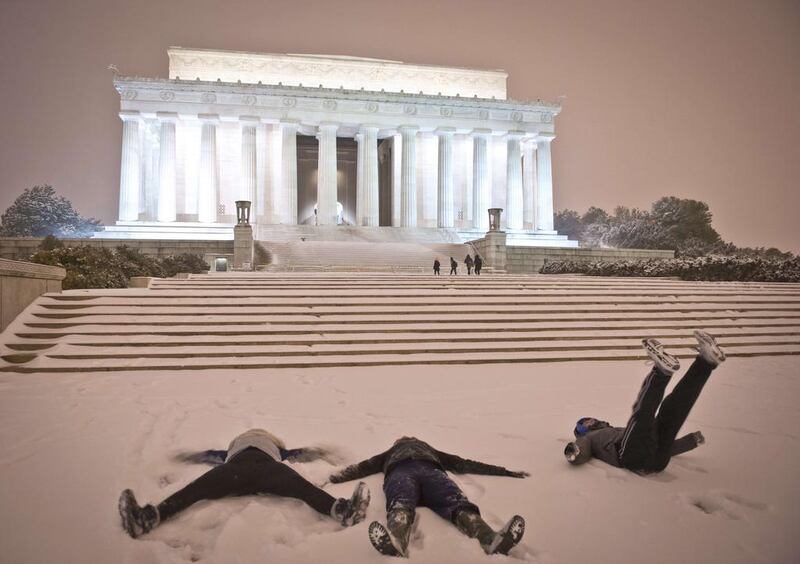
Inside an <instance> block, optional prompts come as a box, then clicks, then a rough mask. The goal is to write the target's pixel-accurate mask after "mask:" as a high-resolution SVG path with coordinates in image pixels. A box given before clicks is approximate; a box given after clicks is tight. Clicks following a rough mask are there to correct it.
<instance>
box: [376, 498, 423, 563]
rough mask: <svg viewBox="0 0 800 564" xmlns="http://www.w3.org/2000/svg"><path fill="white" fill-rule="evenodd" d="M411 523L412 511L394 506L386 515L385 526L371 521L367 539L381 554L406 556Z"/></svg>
mask: <svg viewBox="0 0 800 564" xmlns="http://www.w3.org/2000/svg"><path fill="white" fill-rule="evenodd" d="M413 524H414V513H413V511H410V510H409V509H406V508H403V507H397V508H394V509H392V510H391V511H389V513H387V515H386V527H384V526H383V525H381V524H380V523H378V522H377V521H373V522H372V524H371V525H370V526H369V540H370V542H371V543H372V546H374V547H375V550H377V551H378V552H380V553H381V554H384V555H386V556H402V557H406V556H408V541H409V539H410V538H411V528H412V525H413ZM387 529H388V530H387Z"/></svg>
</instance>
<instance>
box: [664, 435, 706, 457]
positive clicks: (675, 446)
mask: <svg viewBox="0 0 800 564" xmlns="http://www.w3.org/2000/svg"><path fill="white" fill-rule="evenodd" d="M705 442H706V438H705V437H704V436H703V433H701V432H700V431H695V432H694V433H689V434H688V435H684V436H682V437H681V438H679V439H675V440H674V441H673V443H672V449H671V450H670V455H671V456H677V455H679V454H683V453H684V452H689V451H690V450H693V449H696V448H697V447H699V446H700V445H702V444H703V443H705Z"/></svg>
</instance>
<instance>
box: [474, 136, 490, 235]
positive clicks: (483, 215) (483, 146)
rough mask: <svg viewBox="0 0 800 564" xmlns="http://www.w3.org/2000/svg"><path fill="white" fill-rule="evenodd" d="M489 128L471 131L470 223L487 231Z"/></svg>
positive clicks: (488, 206)
mask: <svg viewBox="0 0 800 564" xmlns="http://www.w3.org/2000/svg"><path fill="white" fill-rule="evenodd" d="M491 136H492V131H491V130H490V129H475V130H474V131H473V132H472V143H473V145H472V148H473V149H472V167H473V168H472V223H473V227H474V228H475V229H478V230H480V231H488V229H489V213H488V211H487V210H488V209H489V208H490V207H491V195H490V192H489V190H490V189H491V182H490V180H489V178H490V177H489V173H490V170H489V147H488V145H489V139H490V138H491Z"/></svg>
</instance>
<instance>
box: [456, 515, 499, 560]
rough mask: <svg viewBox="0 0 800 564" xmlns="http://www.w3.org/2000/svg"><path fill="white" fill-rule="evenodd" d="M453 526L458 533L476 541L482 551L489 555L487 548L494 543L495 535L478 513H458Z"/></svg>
mask: <svg viewBox="0 0 800 564" xmlns="http://www.w3.org/2000/svg"><path fill="white" fill-rule="evenodd" d="M455 525H456V527H458V530H459V531H461V532H462V533H464V534H465V535H467V536H468V537H469V538H472V539H478V542H479V543H481V547H482V548H483V550H485V551H487V552H486V553H487V554H491V552H488V549H487V547H489V546H491V545H492V543H493V542H494V540H495V536H496V533H495V532H494V531H493V530H492V528H491V527H490V526H489V525H487V524H486V521H484V520H483V519H482V518H481V516H480V515H479V514H478V513H476V512H474V511H469V510H463V511H459V512H458V515H456V519H455Z"/></svg>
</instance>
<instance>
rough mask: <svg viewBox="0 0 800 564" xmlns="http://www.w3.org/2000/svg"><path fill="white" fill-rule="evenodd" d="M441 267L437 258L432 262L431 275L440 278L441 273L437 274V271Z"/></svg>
mask: <svg viewBox="0 0 800 564" xmlns="http://www.w3.org/2000/svg"><path fill="white" fill-rule="evenodd" d="M441 266H442V263H440V262H439V259H438V258H436V259H434V261H433V274H434V275H436V276H440V275H441V273H440V272H439V269H440V268H441Z"/></svg>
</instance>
